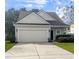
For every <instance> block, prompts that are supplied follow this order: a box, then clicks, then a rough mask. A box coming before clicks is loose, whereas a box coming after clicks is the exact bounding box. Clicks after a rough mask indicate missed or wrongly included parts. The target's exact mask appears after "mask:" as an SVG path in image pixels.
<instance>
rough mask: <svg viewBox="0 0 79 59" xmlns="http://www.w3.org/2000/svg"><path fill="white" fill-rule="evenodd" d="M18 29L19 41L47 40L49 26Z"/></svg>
mask: <svg viewBox="0 0 79 59" xmlns="http://www.w3.org/2000/svg"><path fill="white" fill-rule="evenodd" d="M17 30H18V31H16V32H15V33H16V38H17V39H16V41H17V42H47V41H48V38H49V28H38V27H37V28H33V27H32V28H18V29H17Z"/></svg>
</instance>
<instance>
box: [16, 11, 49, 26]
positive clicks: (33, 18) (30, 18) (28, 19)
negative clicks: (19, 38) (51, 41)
mask: <svg viewBox="0 0 79 59" xmlns="http://www.w3.org/2000/svg"><path fill="white" fill-rule="evenodd" d="M16 23H35V24H49V23H48V22H47V21H45V20H44V19H43V18H41V17H40V16H39V15H37V14H36V13H34V12H32V13H31V14H29V15H27V16H25V17H24V18H23V19H21V20H19V21H18V22H16Z"/></svg>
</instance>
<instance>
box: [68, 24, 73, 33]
mask: <svg viewBox="0 0 79 59" xmlns="http://www.w3.org/2000/svg"><path fill="white" fill-rule="evenodd" d="M67 34H74V23H71V24H70V26H69V29H67Z"/></svg>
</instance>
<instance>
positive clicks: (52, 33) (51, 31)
mask: <svg viewBox="0 0 79 59" xmlns="http://www.w3.org/2000/svg"><path fill="white" fill-rule="evenodd" d="M50 34H51V40H52V41H53V30H51V33H50Z"/></svg>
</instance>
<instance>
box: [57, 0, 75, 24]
mask: <svg viewBox="0 0 79 59" xmlns="http://www.w3.org/2000/svg"><path fill="white" fill-rule="evenodd" d="M57 13H58V14H59V16H60V18H61V19H62V20H63V21H64V22H65V23H66V24H71V23H74V5H73V1H71V2H70V6H62V7H61V6H59V8H58V9H57Z"/></svg>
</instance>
